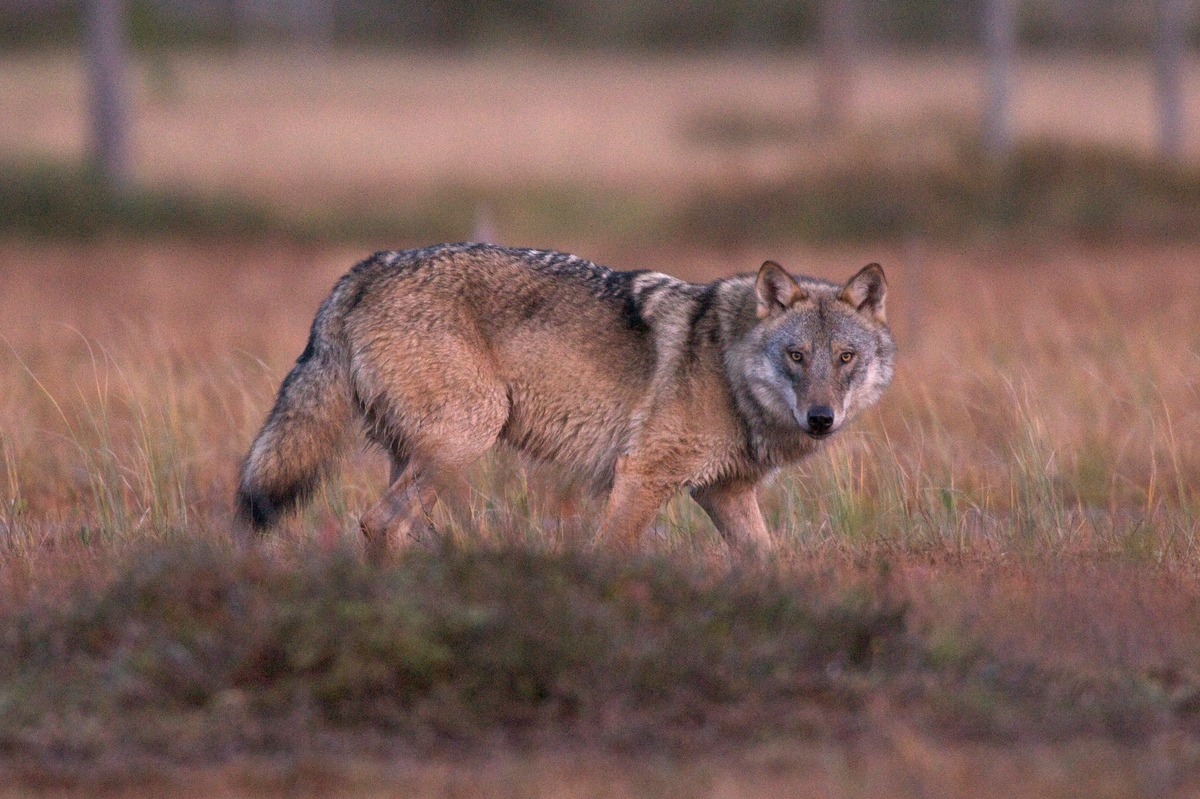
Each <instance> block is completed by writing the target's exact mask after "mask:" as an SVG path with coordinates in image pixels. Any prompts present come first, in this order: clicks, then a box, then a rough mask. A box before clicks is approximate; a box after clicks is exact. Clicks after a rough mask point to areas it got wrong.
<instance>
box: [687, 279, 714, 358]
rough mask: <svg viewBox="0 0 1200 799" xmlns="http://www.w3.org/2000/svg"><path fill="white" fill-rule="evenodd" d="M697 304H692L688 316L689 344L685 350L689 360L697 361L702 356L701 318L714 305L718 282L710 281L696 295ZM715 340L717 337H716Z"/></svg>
mask: <svg viewBox="0 0 1200 799" xmlns="http://www.w3.org/2000/svg"><path fill="white" fill-rule="evenodd" d="M694 299H695V303H696V304H695V305H693V306H692V313H691V316H689V317H688V346H687V348H686V350H685V352H687V355H688V360H689V361H695V360H697V359H698V358H699V357H700V351H699V347H698V346H697V345H698V344H699V343H700V338H699V337H700V329H699V327H700V320H701V319H703V318H704V316H705V315H706V314H707V313H708V312H709V310H710V309H711V308H712V307H713V303H714V302H716V299H717V284H716V283H710V284H708V285H707V286H704V288H703V289H702V290H701V291H700V293H699V294H697V295H696V297H695V298H694ZM714 341H715V339H714Z"/></svg>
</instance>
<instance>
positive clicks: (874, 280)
mask: <svg viewBox="0 0 1200 799" xmlns="http://www.w3.org/2000/svg"><path fill="white" fill-rule="evenodd" d="M838 299H839V300H841V301H842V302H845V303H849V304H850V305H853V306H854V310H856V311H858V312H859V313H863V314H866V315H867V316H870V317H871V318H872V319H874V320H876V321H877V322H887V278H885V277H884V276H883V267H882V266H880V265H879V264H867V265H866V266H864V267H863V268H862V269H860V270H858V273H857V274H856V275H855V276H854V277H852V278H850V280H848V281H847V282H846V285H845V287H844V288H843V289H842V293H841V294H839V295H838Z"/></svg>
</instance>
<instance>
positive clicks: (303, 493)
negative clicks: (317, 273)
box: [237, 280, 355, 533]
mask: <svg viewBox="0 0 1200 799" xmlns="http://www.w3.org/2000/svg"><path fill="white" fill-rule="evenodd" d="M348 288H349V287H348V286H347V285H346V284H345V280H344V281H343V283H341V284H339V285H338V286H337V287H335V289H334V291H333V293H332V294H331V295H330V296H329V299H327V300H326V301H325V304H324V305H322V307H321V310H320V311H318V312H317V317H316V319H314V320H313V325H312V332H311V333H310V334H309V338H308V346H307V347H305V348H304V353H303V354H302V355H301V356H300V358H299V360H297V361H296V365H295V366H294V367H293V368H292V371H291V372H290V373H289V374H288V376H287V377H286V378H285V379H284V381H283V385H281V386H280V387H279V396H278V397H276V399H275V407H274V408H272V409H271V413H270V415H269V416H268V417H267V421H266V422H265V423H264V424H263V427H262V430H260V431H259V433H258V435H257V436H256V437H255V439H254V443H253V444H252V445H251V447H250V454H248V455H247V456H246V461H245V463H243V464H242V478H241V483H240V484H239V485H238V490H237V515H238V520H239V522H240V523H241V524H242V525H244V526H247V527H249V528H251V529H253V530H254V531H256V532H259V533H261V532H263V531H265V530H267V529H268V528H270V527H271V526H272V525H274V524H275V522H276V521H277V520H278V519H279V516H280V515H281V514H283V513H285V512H287V511H288V510H291V509H292V508H294V507H295V506H296V505H298V504H300V503H301V502H303V501H305V500H307V499H308V498H309V497H310V496H311V495H312V493H313V491H315V490H316V489H317V487H318V486H320V484H321V480H322V479H323V478H324V477H325V476H327V475H328V474H329V473H330V472H331V471H332V470H333V469H334V467H335V466H336V465H337V464H338V462H339V461H340V456H341V454H342V451H343V450H344V449H345V445H346V442H347V441H348V440H349V437H350V436H349V434H350V431H351V422H352V421H353V419H354V417H355V412H354V402H353V393H352V389H351V384H350V357H349V348H348V346H347V345H346V341H345V336H344V334H343V330H342V327H343V323H342V320H343V315H344V312H345V310H346V309H345V308H343V307H341V306H343V305H344V304H345V300H344V299H343V298H344V297H345V295H346V294H347V291H346V289H348Z"/></svg>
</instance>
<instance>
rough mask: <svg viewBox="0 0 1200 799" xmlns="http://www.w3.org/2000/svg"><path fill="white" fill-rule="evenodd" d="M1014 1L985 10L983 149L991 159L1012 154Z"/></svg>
mask: <svg viewBox="0 0 1200 799" xmlns="http://www.w3.org/2000/svg"><path fill="white" fill-rule="evenodd" d="M1016 16H1017V14H1016V0H987V2H986V4H985V7H984V29H983V51H984V92H983V146H984V149H985V150H986V151H987V153H988V155H989V156H991V157H992V158H994V159H1003V158H1006V157H1008V155H1009V153H1010V152H1011V151H1012V144H1013V141H1012V140H1013V131H1012V128H1013V125H1012V83H1013V79H1012V76H1013V68H1014V66H1015V62H1016Z"/></svg>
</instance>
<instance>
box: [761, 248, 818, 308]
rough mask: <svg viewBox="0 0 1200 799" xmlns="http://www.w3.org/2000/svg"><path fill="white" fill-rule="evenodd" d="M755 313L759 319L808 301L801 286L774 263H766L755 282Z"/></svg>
mask: <svg viewBox="0 0 1200 799" xmlns="http://www.w3.org/2000/svg"><path fill="white" fill-rule="evenodd" d="M754 296H755V298H756V300H757V303H756V307H755V311H756V312H757V314H758V318H759V319H766V318H767V317H769V316H774V315H775V314H777V313H782V312H783V311H786V310H787V309H788V308H791V307H792V306H793V305H795V304H796V303H798V302H803V301H804V300H806V299H808V295H807V294H805V293H804V290H803V289H802V288H800V286H799V284H797V283H796V281H795V280H794V279H793V278H792V276H791V275H789V274H788V273H787V272H786V271H784V269H783V267H782V266H780V265H779V264H777V263H775V262H774V261H765V262H764V263H763V265H762V268H761V269H759V270H758V279H757V280H755V281H754Z"/></svg>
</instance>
